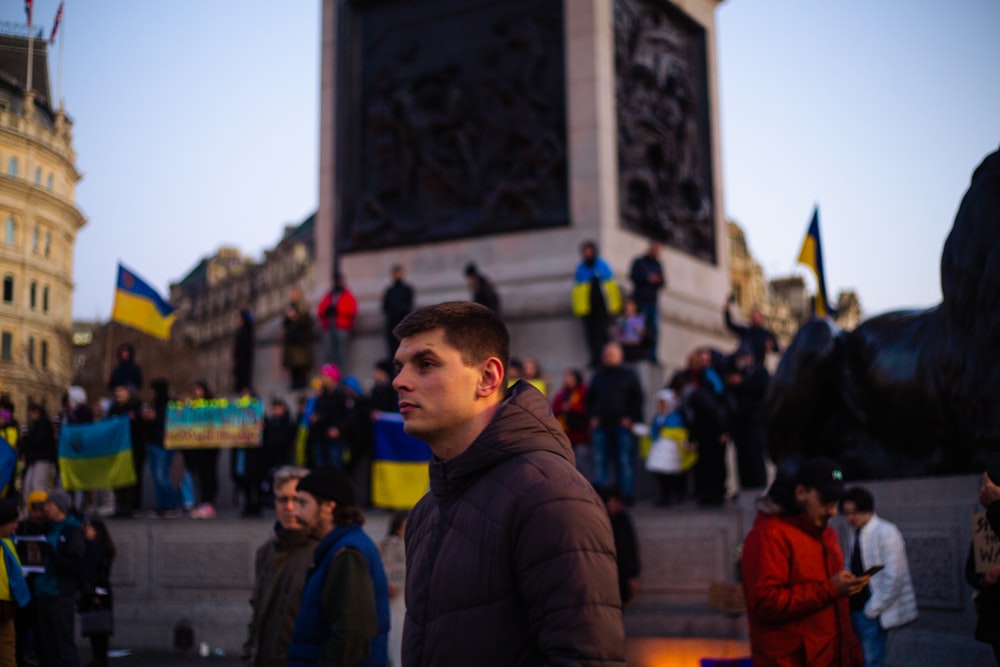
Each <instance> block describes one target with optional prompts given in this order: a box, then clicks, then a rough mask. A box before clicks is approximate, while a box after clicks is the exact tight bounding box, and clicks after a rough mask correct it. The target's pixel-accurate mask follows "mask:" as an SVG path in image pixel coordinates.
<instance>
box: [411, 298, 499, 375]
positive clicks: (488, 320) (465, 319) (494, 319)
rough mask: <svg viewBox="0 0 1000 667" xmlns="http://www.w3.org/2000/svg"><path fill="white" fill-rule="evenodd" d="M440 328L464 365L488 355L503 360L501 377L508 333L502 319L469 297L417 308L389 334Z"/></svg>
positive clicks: (469, 364)
mask: <svg viewBox="0 0 1000 667" xmlns="http://www.w3.org/2000/svg"><path fill="white" fill-rule="evenodd" d="M434 329H442V330H443V331H444V339H445V341H446V342H447V343H448V344H449V345H451V346H452V347H454V348H455V349H457V350H458V351H459V353H460V354H461V355H462V362H463V363H464V364H466V365H468V366H472V365H473V364H478V363H480V362H481V361H484V360H486V359H488V358H489V357H496V358H498V359H499V360H500V363H502V364H503V374H504V378H506V377H507V366H508V365H509V364H510V334H509V333H508V332H507V327H506V326H505V325H504V323H503V320H501V319H500V317H499V316H497V314H496V313H494V312H493V311H492V310H490V309H489V308H487V307H486V306H482V305H480V304H478V303H474V302H472V301H446V302H445V303H439V304H436V305H433V306H424V307H423V308H418V309H416V310H414V311H413V312H412V313H410V314H409V315H407V316H406V317H404V318H403V321H402V322H400V323H399V324H397V325H396V326H395V328H394V329H393V330H392V335H394V336H395V337H396V338H398V339H400V340H402V339H404V338H408V337H410V336H415V335H417V334H421V333H425V332H427V331H433V330H434Z"/></svg>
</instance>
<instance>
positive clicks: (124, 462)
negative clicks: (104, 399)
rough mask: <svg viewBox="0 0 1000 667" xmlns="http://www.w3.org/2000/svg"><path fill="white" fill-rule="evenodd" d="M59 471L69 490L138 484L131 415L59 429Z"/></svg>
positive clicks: (64, 425)
mask: <svg viewBox="0 0 1000 667" xmlns="http://www.w3.org/2000/svg"><path fill="white" fill-rule="evenodd" d="M59 473H60V475H61V476H62V485H63V488H64V489H66V490H67V491H85V490H92V489H120V488H122V487H124V486H132V485H133V484H135V467H134V466H133V464H132V429H131V427H130V425H129V419H128V417H125V416H121V417H113V418H112V419H106V420H104V421H99V422H94V423H92V424H63V426H62V428H60V429H59Z"/></svg>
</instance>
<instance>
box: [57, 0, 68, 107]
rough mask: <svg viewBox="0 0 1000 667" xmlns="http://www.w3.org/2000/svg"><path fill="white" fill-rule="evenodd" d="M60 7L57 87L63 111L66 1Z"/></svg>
mask: <svg viewBox="0 0 1000 667" xmlns="http://www.w3.org/2000/svg"><path fill="white" fill-rule="evenodd" d="M59 7H60V12H59V13H60V17H59V29H60V30H61V31H62V34H60V35H58V37H59V73H58V75H57V77H56V78H57V80H58V83H57V84H56V86H57V87H58V88H59V92H58V97H59V110H60V111H61V110H62V109H63V108H64V107H65V104H64V102H63V46H64V45H65V44H66V26H64V25H62V24H63V23H65V22H66V2H65V0H63V2H61V3H60V4H59Z"/></svg>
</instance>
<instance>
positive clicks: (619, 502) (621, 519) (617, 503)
mask: <svg viewBox="0 0 1000 667" xmlns="http://www.w3.org/2000/svg"><path fill="white" fill-rule="evenodd" d="M598 492H599V493H600V495H601V497H602V498H603V500H604V504H605V505H606V506H607V508H608V517H609V518H610V519H611V532H612V533H613V534H614V536H615V551H616V553H617V557H618V591H619V593H620V594H621V598H622V607H623V608H624V607H627V606H628V605H629V603H630V602H631V601H632V598H633V597H634V596H635V591H636V589H637V588H638V587H639V572H640V570H641V565H640V563H639V541H638V540H636V538H635V527H634V526H633V525H632V517H631V516H629V513H628V510H626V509H625V498H624V497H623V496H622V492H621V489H619V488H618V487H617V486H610V487H608V488H607V489H604V490H603V492H601V491H600V490H598Z"/></svg>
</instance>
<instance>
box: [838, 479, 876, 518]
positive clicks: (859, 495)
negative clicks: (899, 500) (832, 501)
mask: <svg viewBox="0 0 1000 667" xmlns="http://www.w3.org/2000/svg"><path fill="white" fill-rule="evenodd" d="M846 502H852V503H854V507H855V508H856V509H857V510H858V511H859V512H862V513H868V512H874V511H875V498H874V497H872V494H871V491H869V490H868V489H866V488H865V487H863V486H852V487H851V488H849V489H847V495H845V496H844V497H843V498H841V500H840V511H841V512H843V511H844V503H846Z"/></svg>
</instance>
